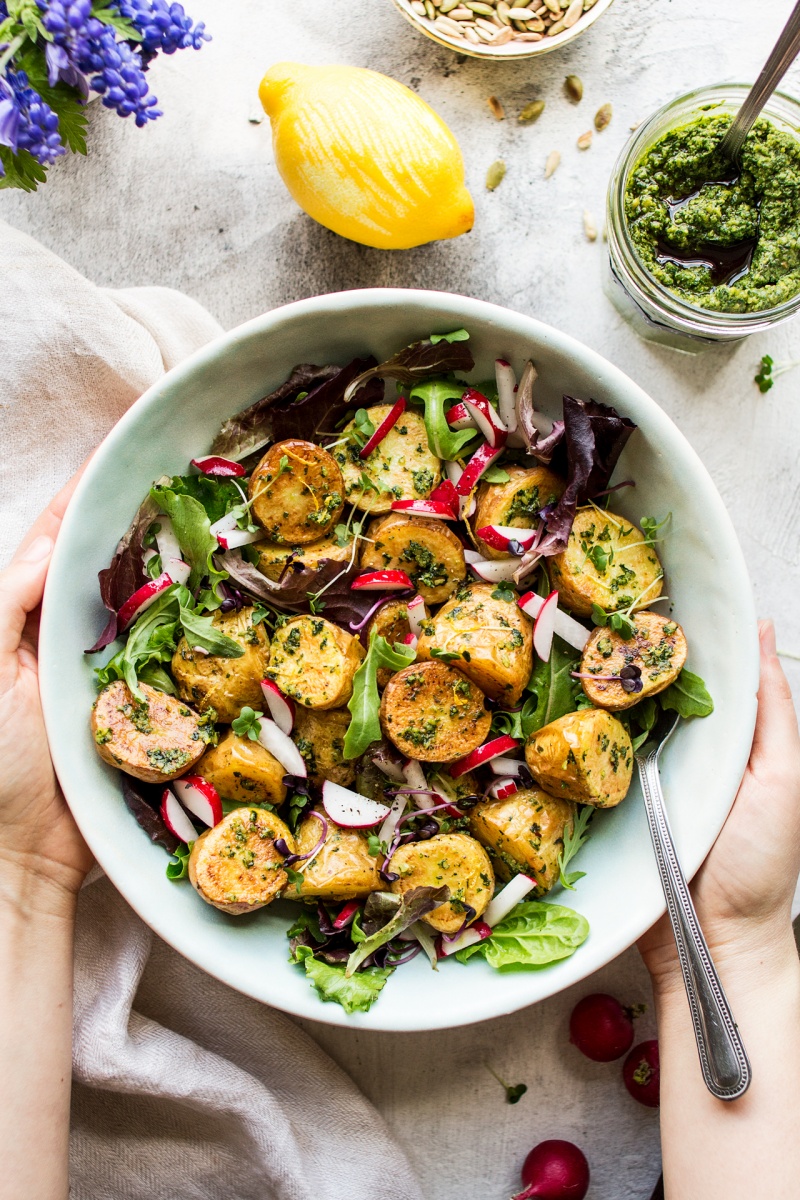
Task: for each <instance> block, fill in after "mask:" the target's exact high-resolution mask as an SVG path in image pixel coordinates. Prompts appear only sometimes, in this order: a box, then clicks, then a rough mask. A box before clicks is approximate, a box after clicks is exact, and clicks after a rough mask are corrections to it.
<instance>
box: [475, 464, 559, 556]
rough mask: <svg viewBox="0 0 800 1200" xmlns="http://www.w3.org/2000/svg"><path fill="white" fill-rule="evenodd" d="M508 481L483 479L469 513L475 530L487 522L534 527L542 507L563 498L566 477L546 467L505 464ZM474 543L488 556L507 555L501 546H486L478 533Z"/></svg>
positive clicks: (518, 526) (525, 527)
mask: <svg viewBox="0 0 800 1200" xmlns="http://www.w3.org/2000/svg"><path fill="white" fill-rule="evenodd" d="M505 471H506V473H507V474H508V475H510V476H511V478H510V479H509V481H508V483H482V484H480V485H479V487H478V490H477V493H476V497H475V499H476V506H475V512H474V514H473V515H472V517H470V522H469V523H470V526H471V528H472V529H473V530H478V529H482V528H483V526H484V525H513V526H516V527H517V528H518V529H533V527H534V525H536V524H537V522H538V519H539V511H540V509H542V508H544V507H545V505H546V504H553V503H554V502H555V501H556V500H559V499H560V498H561V495H562V493H563V491H564V488H565V487H566V484H565V483H564V480H563V479H560V478H559V477H558V475H554V474H553V472H552V471H549V470H548V469H547V467H506V468H505ZM475 544H476V546H477V547H478V549H479V550H480V552H481V554H483V555H484V556H485V557H486V558H505V557H506V555H505V554H504V552H503V551H502V550H494V549H492V547H491V546H487V545H486V542H484V541H483V539H482V538H479V537H477V536H476V538H475Z"/></svg>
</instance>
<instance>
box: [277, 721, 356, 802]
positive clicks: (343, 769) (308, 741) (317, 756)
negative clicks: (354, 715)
mask: <svg viewBox="0 0 800 1200" xmlns="http://www.w3.org/2000/svg"><path fill="white" fill-rule="evenodd" d="M349 724H350V713H349V712H348V711H347V709H346V708H327V709H321V708H298V710H297V716H296V718H295V723H294V730H293V731H292V737H293V739H294V743H295V745H296V746H297V749H298V750H299V751H300V753H301V754H302V756H303V758H304V760H305V764H306V766H307V768H308V778H309V781H310V782H311V783H313V784H314V786H315V787H322V784H323V782H324V781H325V780H326V779H330V780H331V781H332V782H333V783H340V784H341V785H342V787H347V786H348V785H349V784H351V783H352V782H353V780H354V779H355V777H356V767H355V762H345V760H344V758H343V757H342V755H343V752H344V735H345V734H346V733H347V727H348V725H349Z"/></svg>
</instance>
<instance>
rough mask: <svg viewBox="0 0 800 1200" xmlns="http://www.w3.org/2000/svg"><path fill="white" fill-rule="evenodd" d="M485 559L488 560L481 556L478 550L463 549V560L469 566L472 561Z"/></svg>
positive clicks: (478, 561) (483, 560)
mask: <svg viewBox="0 0 800 1200" xmlns="http://www.w3.org/2000/svg"><path fill="white" fill-rule="evenodd" d="M487 561H488V560H487V559H485V558H484V557H483V555H482V554H481V553H480V551H479V550H469V549H467V550H465V551H464V562H466V563H469V564H470V566H472V564H473V563H482V562H487Z"/></svg>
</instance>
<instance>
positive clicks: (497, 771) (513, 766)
mask: <svg viewBox="0 0 800 1200" xmlns="http://www.w3.org/2000/svg"><path fill="white" fill-rule="evenodd" d="M489 766H490V767H491V770H492V773H493V774H494V775H501V776H503V775H510V776H511V777H512V778H513V779H520V780H524V779H525V777H526V776H527V777H530V771H529V769H528V764H527V763H526V762H525V761H524V760H523V759H521V758H505V757H504V756H503V755H501V756H500V758H493V759H492V761H491V763H490V764H489Z"/></svg>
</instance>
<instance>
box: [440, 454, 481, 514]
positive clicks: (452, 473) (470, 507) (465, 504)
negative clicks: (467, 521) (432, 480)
mask: <svg viewBox="0 0 800 1200" xmlns="http://www.w3.org/2000/svg"><path fill="white" fill-rule="evenodd" d="M444 469H445V471H446V472H447V478H448V479H449V480H450V482H451V483H452V485H453V487H454V488H455V489H456V495H457V496H458V515H459V516H460V518H461V520H462V521H463V520H464V518H465V517H471V516H472V514H473V513H474V512H475V507H476V505H477V500H476V499H475V493H474V491H473V492H471V493H470V494H469V495H468V496H462V495H460V494H459V491H458V481H459V479H460V478H461V476H462V475H463V474H464V468H463V467H462V466H461V465H460V463H457V462H446V463H445V464H444Z"/></svg>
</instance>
